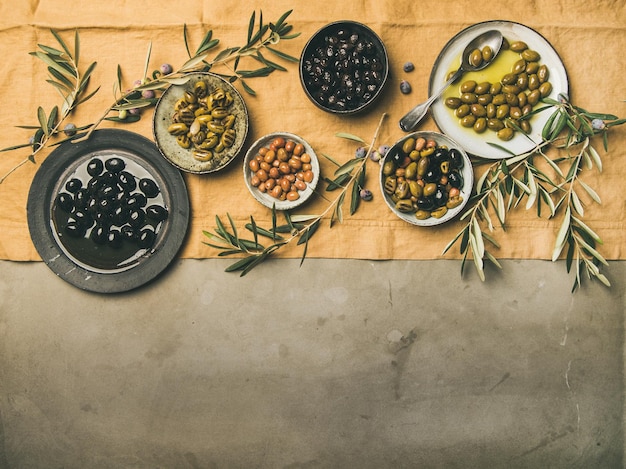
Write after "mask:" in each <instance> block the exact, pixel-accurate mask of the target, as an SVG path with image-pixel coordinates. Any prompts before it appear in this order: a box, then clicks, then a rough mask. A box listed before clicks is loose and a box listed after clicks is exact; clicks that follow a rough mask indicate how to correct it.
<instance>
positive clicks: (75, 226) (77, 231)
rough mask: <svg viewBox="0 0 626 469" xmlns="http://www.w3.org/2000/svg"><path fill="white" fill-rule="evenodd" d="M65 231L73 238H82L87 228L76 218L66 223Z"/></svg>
mask: <svg viewBox="0 0 626 469" xmlns="http://www.w3.org/2000/svg"><path fill="white" fill-rule="evenodd" d="M65 232H66V233H67V234H68V235H70V236H71V237H73V238H82V237H83V236H85V232H86V228H85V227H84V226H82V225H81V224H80V223H78V222H77V221H76V220H70V221H68V222H67V223H66V225H65Z"/></svg>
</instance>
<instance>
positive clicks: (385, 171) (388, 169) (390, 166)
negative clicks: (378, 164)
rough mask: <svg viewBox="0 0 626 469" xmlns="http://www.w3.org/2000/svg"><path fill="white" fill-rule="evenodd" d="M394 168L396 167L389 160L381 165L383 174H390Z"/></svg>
mask: <svg viewBox="0 0 626 469" xmlns="http://www.w3.org/2000/svg"><path fill="white" fill-rule="evenodd" d="M395 170H396V167H395V165H394V164H393V161H391V160H389V161H385V164H384V165H383V175H385V176H391V175H392V174H393V172H394V171H395Z"/></svg>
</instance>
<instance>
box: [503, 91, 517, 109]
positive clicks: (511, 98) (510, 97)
mask: <svg viewBox="0 0 626 469" xmlns="http://www.w3.org/2000/svg"><path fill="white" fill-rule="evenodd" d="M504 97H505V98H506V103H507V104H508V105H509V106H517V105H518V104H519V99H517V94H516V93H504Z"/></svg>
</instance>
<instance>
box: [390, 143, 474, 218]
mask: <svg viewBox="0 0 626 469" xmlns="http://www.w3.org/2000/svg"><path fill="white" fill-rule="evenodd" d="M473 184H474V173H473V170H472V164H471V162H470V159H469V157H468V156H467V153H466V152H465V151H464V150H463V148H462V147H461V146H460V145H459V144H458V143H456V142H455V141H454V140H452V139H451V138H450V137H448V136H446V135H444V134H440V133H437V132H429V131H423V132H414V133H411V134H408V135H406V136H405V137H403V138H402V139H400V140H398V141H397V142H396V143H394V144H393V145H392V146H391V148H390V149H389V151H388V152H387V153H386V155H385V157H384V159H383V160H382V165H381V168H380V189H381V192H382V194H383V196H384V199H385V203H386V204H387V205H388V206H389V208H390V209H391V211H392V212H394V213H395V214H396V215H397V216H398V217H400V218H401V219H402V220H404V221H406V222H408V223H411V224H413V225H418V226H434V225H440V224H442V223H445V222H447V221H448V220H451V219H452V218H454V217H455V216H456V215H458V214H459V212H461V210H463V207H464V206H465V204H467V202H468V200H469V198H470V196H471V192H472V186H473Z"/></svg>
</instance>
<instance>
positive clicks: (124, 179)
mask: <svg viewBox="0 0 626 469" xmlns="http://www.w3.org/2000/svg"><path fill="white" fill-rule="evenodd" d="M117 182H118V184H119V185H120V187H121V188H122V189H124V190H125V191H128V192H132V191H134V190H135V189H136V188H137V181H136V180H135V176H133V175H132V174H130V173H129V172H128V171H120V172H119V174H118V175H117Z"/></svg>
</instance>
